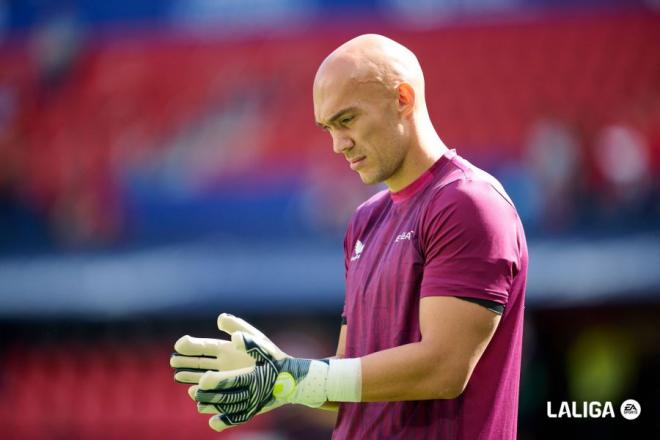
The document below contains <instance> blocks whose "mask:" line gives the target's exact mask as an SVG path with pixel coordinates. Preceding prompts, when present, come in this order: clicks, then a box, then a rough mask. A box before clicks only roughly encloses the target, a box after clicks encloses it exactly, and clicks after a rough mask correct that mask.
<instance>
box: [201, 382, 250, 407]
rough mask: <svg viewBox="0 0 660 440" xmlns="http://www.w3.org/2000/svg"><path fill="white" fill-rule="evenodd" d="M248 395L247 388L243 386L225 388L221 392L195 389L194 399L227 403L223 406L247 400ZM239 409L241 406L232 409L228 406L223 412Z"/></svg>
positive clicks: (203, 401) (204, 401)
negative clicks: (231, 388) (230, 388)
mask: <svg viewBox="0 0 660 440" xmlns="http://www.w3.org/2000/svg"><path fill="white" fill-rule="evenodd" d="M248 397H249V393H248V390H247V389H245V388H238V389H233V390H226V391H222V392H217V391H204V390H197V393H195V400H196V401H198V402H200V403H212V404H217V403H221V404H227V405H223V408H224V407H225V406H227V407H228V406H229V405H232V404H236V403H240V402H244V401H246V400H248ZM241 410H242V408H239V409H234V410H233V411H232V410H231V409H229V408H226V410H225V412H227V413H233V412H237V411H241Z"/></svg>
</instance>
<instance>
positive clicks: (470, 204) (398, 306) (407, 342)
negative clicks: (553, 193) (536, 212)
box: [173, 35, 527, 440]
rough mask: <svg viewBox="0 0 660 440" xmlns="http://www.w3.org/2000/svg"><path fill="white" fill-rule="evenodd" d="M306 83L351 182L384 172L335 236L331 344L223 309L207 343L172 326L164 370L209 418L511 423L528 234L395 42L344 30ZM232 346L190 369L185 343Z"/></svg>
mask: <svg viewBox="0 0 660 440" xmlns="http://www.w3.org/2000/svg"><path fill="white" fill-rule="evenodd" d="M313 96H314V114H315V118H316V123H317V125H318V126H319V127H321V128H322V129H324V130H326V131H327V132H328V133H329V134H330V136H331V137H332V145H333V150H334V152H335V153H337V154H341V155H343V156H344V157H345V158H346V160H347V162H348V164H349V166H350V168H351V169H352V170H353V171H355V172H356V173H357V174H358V175H359V176H360V178H361V180H362V181H363V182H364V183H366V184H373V183H378V182H384V183H385V185H386V186H387V189H386V190H384V191H381V192H379V193H378V194H376V195H375V196H373V197H372V198H371V199H369V200H367V201H366V202H365V203H363V204H362V205H361V206H360V207H358V209H357V210H356V212H355V214H354V215H353V218H352V219H351V221H350V224H349V226H348V230H347V233H346V236H345V240H344V253H345V269H346V295H345V302H344V308H343V313H342V321H343V322H342V327H341V330H340V336H339V343H338V348H337V353H336V357H335V358H333V359H330V360H327V359H326V360H309V359H298V358H292V357H290V356H289V355H287V354H285V353H283V352H281V351H280V350H279V349H278V348H277V347H276V346H275V345H274V344H273V343H272V342H271V341H270V340H268V338H266V337H265V336H264V335H263V334H261V333H260V332H259V331H258V330H256V329H254V328H253V327H251V326H250V325H249V324H247V323H245V322H244V321H242V320H240V319H239V318H235V317H232V316H229V315H221V317H220V319H219V327H220V329H221V330H224V331H226V332H227V333H229V334H230V335H231V336H232V342H231V343H229V342H225V343H223V345H221V346H220V345H218V347H220V349H213V350H209V349H208V348H207V349H206V351H205V350H204V349H202V348H200V347H201V345H200V344H199V343H196V342H195V341H192V342H191V340H189V339H185V340H184V338H189V337H184V338H182V340H180V341H179V342H177V344H179V346H178V348H177V352H178V353H179V361H177V362H175V363H174V364H173V366H175V367H179V370H177V375H178V376H177V379H178V380H179V381H182V382H187V383H198V385H195V386H193V387H192V388H191V395H192V396H193V397H194V398H195V399H196V400H197V401H198V402H199V403H198V405H199V407H200V410H201V411H202V412H211V413H218V414H217V415H216V416H214V417H213V418H212V419H211V426H212V427H214V428H215V429H224V428H226V427H228V426H232V425H234V424H238V423H243V422H245V421H247V420H249V419H250V418H251V417H252V416H254V415H255V414H257V413H259V412H263V411H265V410H269V409H272V408H274V407H276V406H279V405H281V404H284V403H301V404H305V405H308V406H312V407H323V408H325V409H333V408H338V410H339V414H338V418H337V424H336V427H335V430H334V434H333V438H336V439H366V438H370V439H371V438H373V439H414V438H438V439H440V438H442V439H445V438H446V439H498V440H500V439H515V438H516V425H517V409H518V386H519V377H520V359H521V344H522V331H523V304H524V295H525V284H526V274H527V246H526V242H525V236H524V232H523V227H522V224H521V222H520V219H519V217H518V215H517V213H516V210H515V208H514V206H513V204H512V202H511V200H510V199H509V197H508V196H507V194H506V193H505V191H504V189H503V188H502V186H501V185H500V184H499V182H497V181H496V180H495V179H494V178H493V177H492V176H490V175H488V174H487V173H485V172H484V171H482V170H480V169H478V168H476V167H475V166H473V165H472V164H470V163H469V162H468V161H466V160H465V159H463V158H461V157H460V156H459V155H458V154H456V152H455V151H454V150H449V149H448V148H447V147H446V146H445V145H444V144H443V142H442V141H441V140H440V138H439V136H438V135H437V133H436V131H435V129H434V128H433V125H432V123H431V120H430V118H429V115H428V111H427V107H426V102H425V99H424V77H423V74H422V69H421V67H420V64H419V62H418V61H417V58H416V57H415V55H414V54H413V53H412V52H411V51H410V50H408V49H407V48H405V47H404V46H402V45H400V44H398V43H396V42H394V41H392V40H390V39H388V38H385V37H383V36H379V35H362V36H359V37H357V38H355V39H352V40H350V41H348V42H347V43H345V44H343V45H342V46H340V47H339V48H337V49H336V50H335V51H334V52H332V53H331V54H330V55H329V56H328V57H327V58H326V59H325V60H324V61H323V63H322V64H321V66H320V68H319V70H318V72H317V74H316V77H315V79H314V90H313ZM195 344H197V345H195ZM191 347H192V348H191ZM232 350H235V351H236V352H237V353H243V354H248V355H249V358H250V360H252V362H247V363H245V364H240V365H239V366H240V367H241V368H239V369H230V370H228V369H226V368H225V369H223V367H222V366H216V367H215V368H211V367H212V365H211V366H209V364H208V363H207V367H208V368H210V369H212V370H216V371H210V372H206V373H203V369H202V368H201V367H200V364H199V357H197V358H196V356H200V355H205V356H206V357H207V358H213V357H215V358H217V359H223V358H224V359H225V361H226V360H227V359H234V358H236V356H237V355H236V354H235V353H234V351H232ZM190 359H198V360H197V361H190ZM194 362H198V363H197V364H196V365H197V366H196V367H195V366H194V365H193V364H194ZM182 367H183V368H182ZM191 367H194V368H191ZM233 368H236V367H233ZM202 373H203V374H202ZM186 374H190V376H184V375H186ZM249 402H252V403H249Z"/></svg>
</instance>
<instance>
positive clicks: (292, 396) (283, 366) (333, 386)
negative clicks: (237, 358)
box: [195, 314, 361, 430]
mask: <svg viewBox="0 0 660 440" xmlns="http://www.w3.org/2000/svg"><path fill="white" fill-rule="evenodd" d="M245 324H247V323H245V321H243V320H241V319H240V318H236V317H234V316H231V315H228V314H222V315H220V317H219V318H218V327H219V328H220V329H221V330H223V331H225V332H227V333H230V334H231V337H232V342H231V343H232V344H233V347H234V348H235V349H236V350H237V351H239V352H242V353H246V354H248V355H249V356H250V357H252V358H253V359H254V361H255V363H254V365H250V366H247V367H243V368H239V369H235V370H223V371H207V372H206V373H204V374H203V375H202V376H201V378H200V379H199V388H198V389H197V391H196V393H195V400H197V401H198V402H200V403H201V404H204V405H216V406H217V408H218V409H220V410H221V413H220V414H218V416H216V417H215V418H213V419H212V420H211V421H210V424H211V427H212V428H214V429H216V430H221V429H224V428H225V427H227V426H232V425H236V424H240V423H245V422H246V421H247V420H249V419H250V418H251V417H253V416H254V415H255V414H257V413H258V412H259V411H261V410H262V409H263V408H267V407H269V406H272V405H274V404H277V403H299V404H303V405H307V406H311V407H319V406H321V405H322V404H323V403H324V402H326V401H337V402H359V401H360V395H361V367H360V360H359V359H341V360H314V359H299V358H293V357H291V356H289V355H287V354H286V353H284V352H283V351H282V350H280V349H279V348H278V347H277V346H276V345H275V344H274V343H273V342H272V341H271V340H270V339H268V338H267V337H266V336H265V335H264V334H263V333H261V332H259V331H258V330H257V331H256V332H255V331H244V328H245ZM247 325H248V326H249V324H247ZM249 327H250V328H251V329H254V327H252V326H249ZM254 330H256V329H254Z"/></svg>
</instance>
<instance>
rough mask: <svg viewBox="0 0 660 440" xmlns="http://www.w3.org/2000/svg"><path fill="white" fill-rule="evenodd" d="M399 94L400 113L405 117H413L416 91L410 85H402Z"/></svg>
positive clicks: (399, 87) (398, 88)
mask: <svg viewBox="0 0 660 440" xmlns="http://www.w3.org/2000/svg"><path fill="white" fill-rule="evenodd" d="M397 90H398V94H399V111H400V112H401V113H402V114H403V115H405V116H408V115H411V114H412V113H413V110H414V108H415V90H413V88H412V86H411V85H410V84H408V83H401V84H399V86H398V87H397Z"/></svg>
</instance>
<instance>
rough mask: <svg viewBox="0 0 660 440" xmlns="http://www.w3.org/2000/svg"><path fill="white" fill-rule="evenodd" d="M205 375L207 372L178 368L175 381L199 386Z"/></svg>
mask: <svg viewBox="0 0 660 440" xmlns="http://www.w3.org/2000/svg"><path fill="white" fill-rule="evenodd" d="M204 373H206V371H203V370H193V369H185V368H177V369H176V372H175V374H174V381H175V382H176V383H189V384H198V383H199V379H201V378H202V375H203V374H204Z"/></svg>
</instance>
